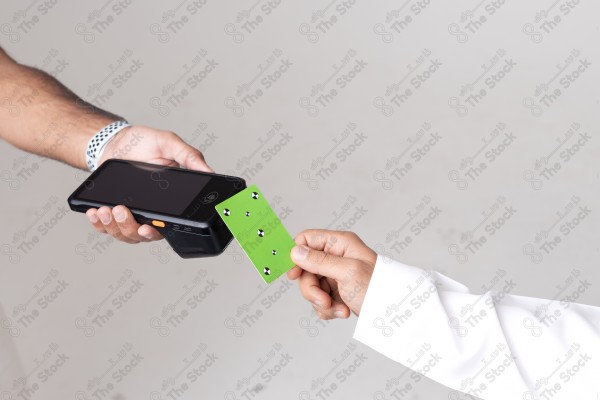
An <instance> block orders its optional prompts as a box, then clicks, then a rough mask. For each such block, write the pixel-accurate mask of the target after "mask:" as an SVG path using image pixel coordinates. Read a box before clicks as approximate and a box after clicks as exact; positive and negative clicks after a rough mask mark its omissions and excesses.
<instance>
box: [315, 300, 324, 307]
mask: <svg viewBox="0 0 600 400" xmlns="http://www.w3.org/2000/svg"><path fill="white" fill-rule="evenodd" d="M314 303H315V305H316V306H317V307H319V308H323V303H322V302H321V301H319V300H315V301H314Z"/></svg>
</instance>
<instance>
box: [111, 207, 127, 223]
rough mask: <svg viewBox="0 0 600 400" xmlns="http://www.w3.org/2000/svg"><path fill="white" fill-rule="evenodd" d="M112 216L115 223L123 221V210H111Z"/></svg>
mask: <svg viewBox="0 0 600 400" xmlns="http://www.w3.org/2000/svg"><path fill="white" fill-rule="evenodd" d="M113 215H114V216H115V221H117V222H123V221H125V218H126V214H125V213H124V212H123V210H121V209H118V208H117V209H116V210H113Z"/></svg>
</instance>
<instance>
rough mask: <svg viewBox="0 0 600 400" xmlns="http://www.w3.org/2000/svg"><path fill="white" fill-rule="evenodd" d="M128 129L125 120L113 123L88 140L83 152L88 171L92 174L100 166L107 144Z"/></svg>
mask: <svg viewBox="0 0 600 400" xmlns="http://www.w3.org/2000/svg"><path fill="white" fill-rule="evenodd" d="M128 127H130V125H129V123H128V122H127V121H125V120H118V121H114V122H112V123H110V124H108V125H106V126H105V127H103V128H102V129H100V130H99V131H98V132H97V133H96V134H95V135H94V136H92V137H91V138H90V140H89V141H88V144H87V147H86V151H85V155H86V165H87V168H88V170H89V171H91V172H93V171H94V170H95V169H96V168H97V167H98V166H99V165H100V161H101V160H103V159H104V157H103V155H104V152H105V151H106V149H107V147H108V146H109V144H110V143H111V142H112V141H113V139H115V137H116V136H117V135H118V134H119V133H120V132H121V131H123V130H124V129H126V128H128Z"/></svg>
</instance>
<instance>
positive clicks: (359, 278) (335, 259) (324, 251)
mask: <svg viewBox="0 0 600 400" xmlns="http://www.w3.org/2000/svg"><path fill="white" fill-rule="evenodd" d="M294 240H295V242H296V244H297V246H296V247H294V248H293V249H292V253H291V257H292V261H294V262H295V263H296V266H295V267H294V268H292V269H291V270H289V271H288V273H287V276H288V278H289V279H292V280H295V279H299V284H300V291H301V292H302V295H303V296H304V298H305V299H306V300H308V301H309V302H311V303H312V304H313V308H314V309H315V311H316V312H317V314H318V315H319V317H320V318H321V319H331V318H348V317H349V316H350V311H352V312H354V313H355V314H356V315H359V314H360V309H361V307H362V303H363V300H364V298H365V294H366V293H367V287H368V286H369V282H370V281H371V275H373V269H374V268H375V262H376V260H377V254H376V253H375V252H374V251H373V250H371V249H370V248H369V247H367V245H365V244H364V242H363V241H362V240H361V239H360V238H359V237H358V236H357V235H356V234H355V233H353V232H341V231H328V230H321V229H311V230H306V231H303V232H301V233H300V234H299V235H298V236H296V238H295V239H294Z"/></svg>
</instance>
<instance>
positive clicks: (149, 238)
mask: <svg viewBox="0 0 600 400" xmlns="http://www.w3.org/2000/svg"><path fill="white" fill-rule="evenodd" d="M142 236H143V237H145V238H146V239H148V240H152V239H154V238H153V237H152V235H149V234H146V235H142Z"/></svg>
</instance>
